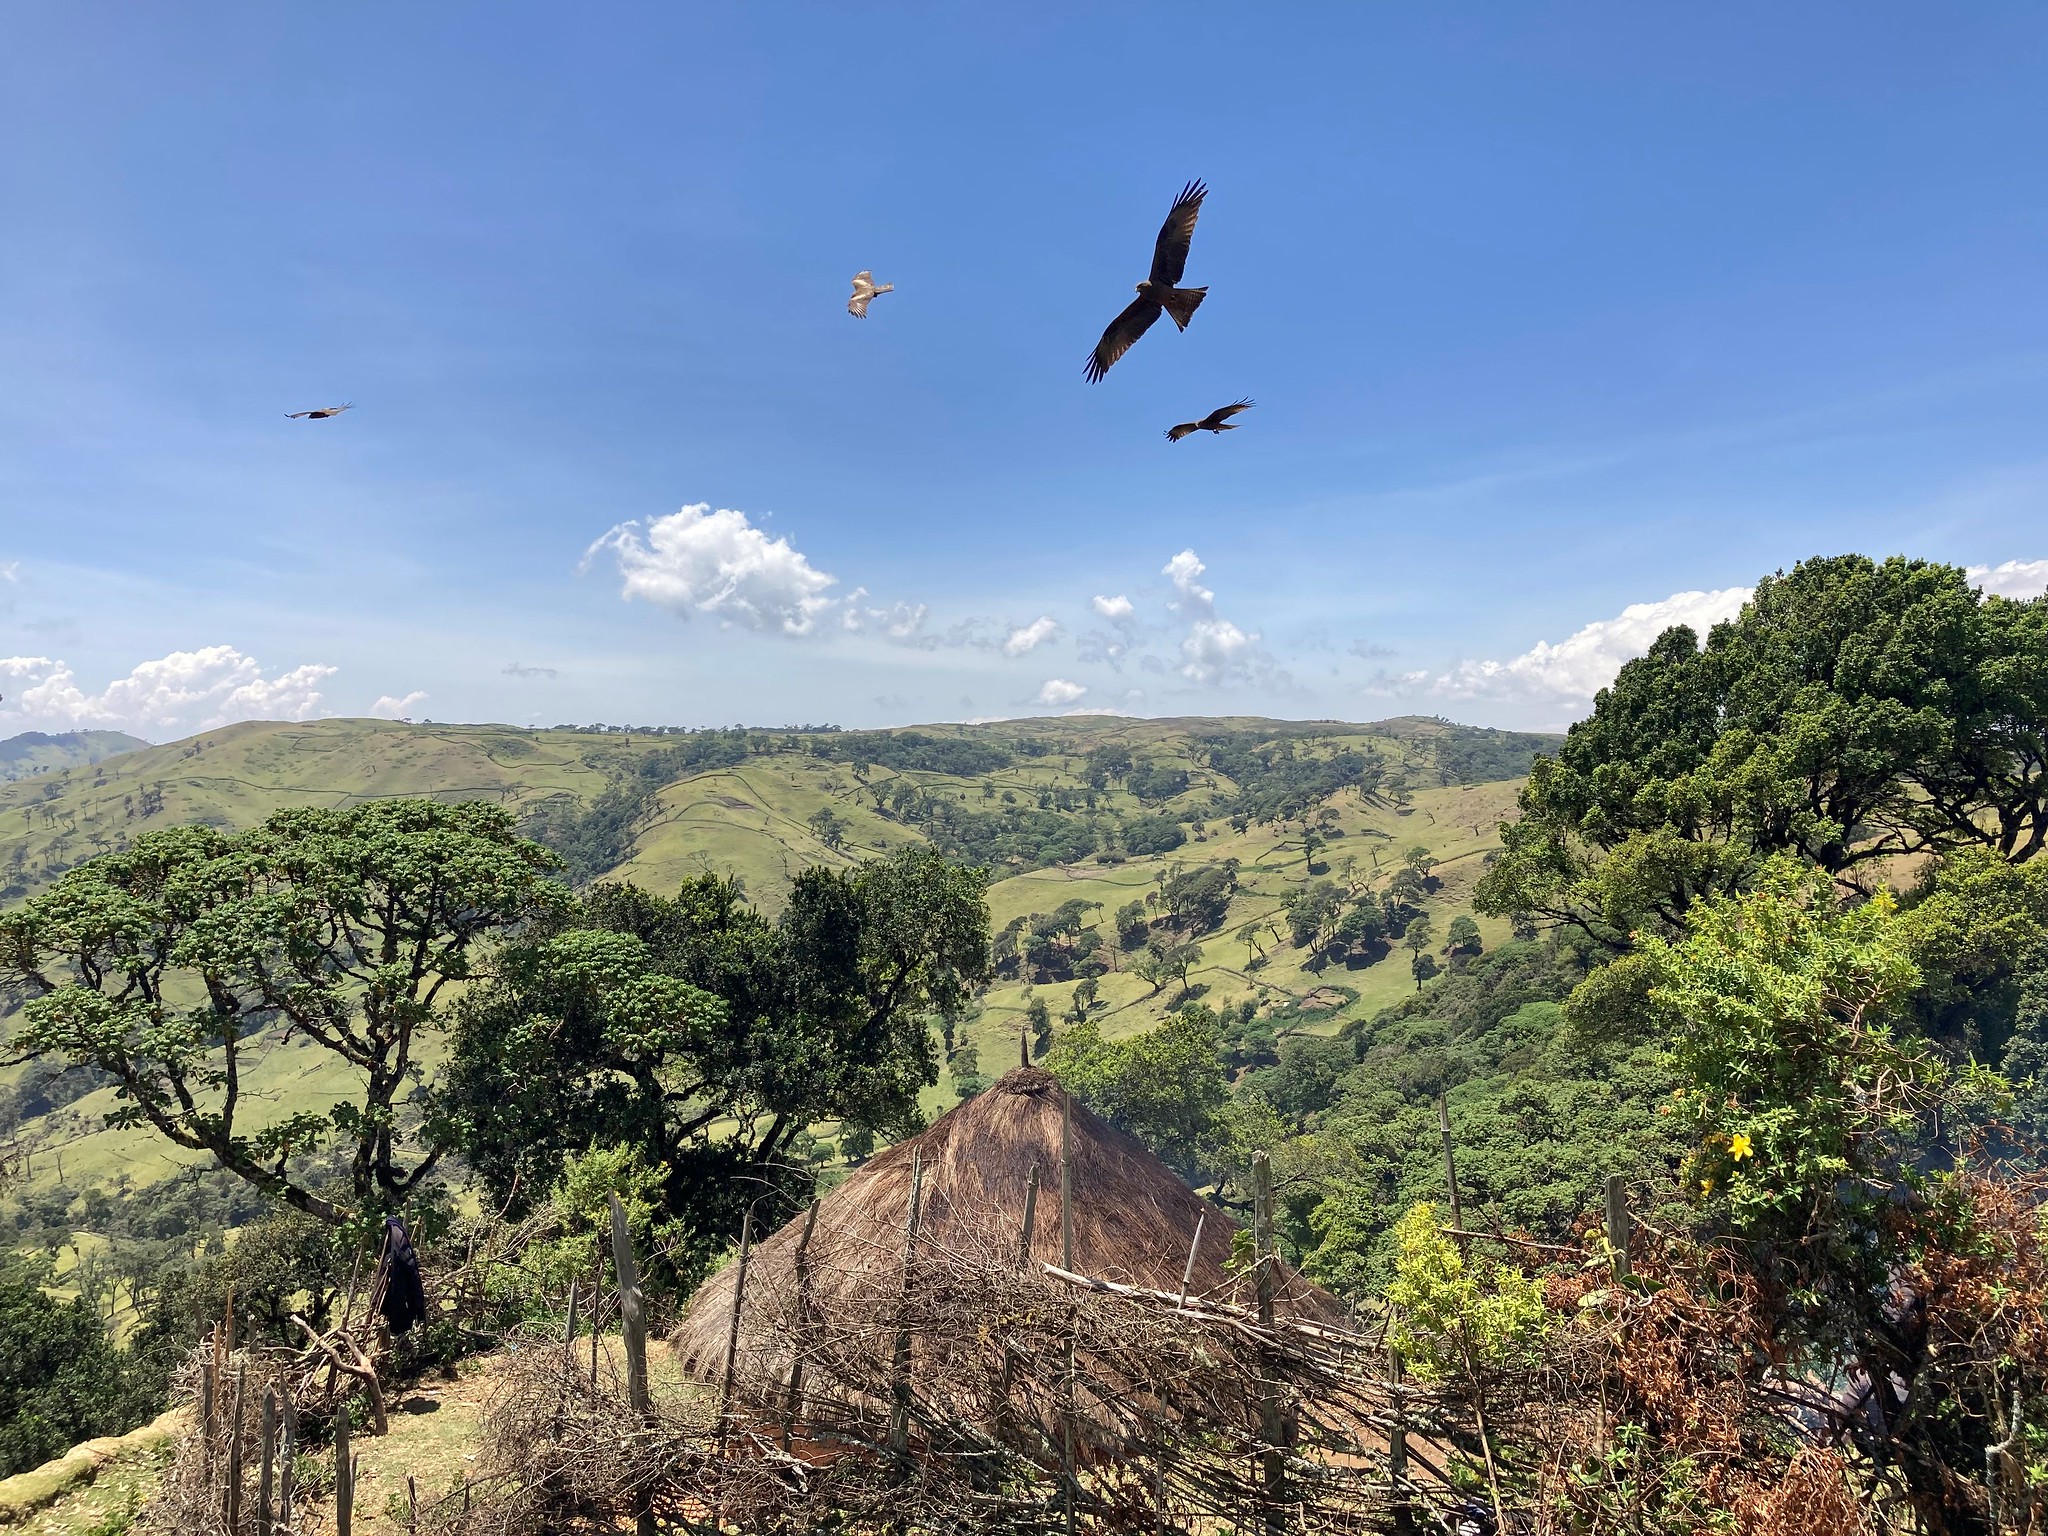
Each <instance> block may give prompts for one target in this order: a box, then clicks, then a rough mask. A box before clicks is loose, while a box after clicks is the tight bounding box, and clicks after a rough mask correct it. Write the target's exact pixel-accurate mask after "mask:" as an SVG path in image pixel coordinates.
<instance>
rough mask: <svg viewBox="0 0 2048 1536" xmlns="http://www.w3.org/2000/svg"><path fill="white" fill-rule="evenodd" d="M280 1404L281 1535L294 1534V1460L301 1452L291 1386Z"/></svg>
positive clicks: (278, 1498)
mask: <svg viewBox="0 0 2048 1536" xmlns="http://www.w3.org/2000/svg"><path fill="white" fill-rule="evenodd" d="M278 1406H279V1408H280V1410H281V1412H280V1414H279V1417H280V1418H281V1419H282V1420H283V1423H282V1426H281V1430H282V1432H281V1433H280V1435H279V1436H278V1461H279V1462H280V1465H279V1467H278V1472H277V1529H278V1531H279V1533H280V1536H292V1495H293V1493H294V1492H296V1491H297V1485H298V1474H297V1472H296V1471H295V1470H294V1468H293V1466H292V1461H293V1458H295V1457H296V1456H297V1455H298V1454H299V1405H298V1404H297V1403H295V1402H293V1401H292V1394H291V1389H290V1388H289V1387H287V1388H286V1389H285V1394H284V1401H283V1402H282V1403H280V1404H279V1405H278Z"/></svg>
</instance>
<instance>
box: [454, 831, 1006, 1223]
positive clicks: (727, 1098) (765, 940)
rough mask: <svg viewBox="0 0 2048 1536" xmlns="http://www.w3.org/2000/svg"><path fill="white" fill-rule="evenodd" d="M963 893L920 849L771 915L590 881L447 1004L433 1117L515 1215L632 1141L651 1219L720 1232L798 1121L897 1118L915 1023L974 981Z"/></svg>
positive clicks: (973, 941) (781, 1155) (778, 1182)
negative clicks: (656, 1194)
mask: <svg viewBox="0 0 2048 1536" xmlns="http://www.w3.org/2000/svg"><path fill="white" fill-rule="evenodd" d="M983 888H984V877H983V875H982V872H981V871H980V870H977V869H969V868H964V867H962V866H960V865H957V864H953V863H951V862H949V861H947V860H946V859H945V858H943V857H941V856H940V855H939V854H937V853H936V852H934V851H932V850H931V849H929V848H923V847H916V848H906V849H903V850H900V851H899V852H897V853H895V854H893V855H892V856H890V857H889V858H886V859H878V860H871V861H868V862H865V863H862V864H860V865H857V866H855V867H854V868H852V869H850V870H843V871H842V870H830V869H822V868H820V869H810V870H806V871H804V872H803V873H802V874H800V875H798V876H797V878H796V880H795V882H794V884H793V885H792V887H791V890H790V896H789V903H788V905H787V906H786V907H785V908H784V910H783V912H782V914H781V916H780V917H779V918H777V919H776V920H774V921H772V922H771V921H770V920H769V919H767V918H766V917H764V916H763V915H762V914H761V913H760V912H758V911H756V910H755V909H754V908H753V907H751V906H750V905H748V904H747V902H746V901H745V900H744V898H743V897H742V896H741V894H740V890H739V887H738V885H737V884H736V883H735V882H734V881H731V880H728V879H721V878H719V877H717V876H710V875H707V876H704V877H702V878H699V879H695V880H691V881H688V882H686V883H685V884H684V886H683V887H682V889H681V890H680V891H679V892H678V893H677V894H676V896H675V897H673V898H668V897H662V896H658V895H654V894H652V893H650V892H647V891H643V890H640V889H638V888H636V887H634V886H631V885H607V886H600V887H598V888H596V889H595V890H593V891H591V892H590V893H589V894H588V895H586V896H585V897H584V898H583V899H582V900H581V901H580V902H578V903H577V904H576V905H575V906H573V907H571V908H567V909H564V910H563V911H562V912H560V913H558V914H556V915H555V916H554V917H553V918H551V919H550V920H549V921H548V922H546V923H544V924H541V925H537V927H536V929H535V930H534V931H533V932H532V933H530V934H528V935H526V936H524V937H522V938H521V939H520V940H519V941H517V942H515V943H512V944H509V945H507V946H506V947H505V949H504V950H503V952H502V953H501V954H500V956H499V959H498V963H497V965H496V968H495V975H494V977H493V978H492V980H491V981H490V982H489V983H488V984H486V985H484V986H481V987H478V988H477V989H475V990H474V991H473V992H472V993H471V994H470V995H469V996H468V997H466V998H465V999H464V1001H463V1004H462V1007H461V1009H460V1019H459V1023H458V1026H457V1028H456V1031H455V1050H454V1056H453V1060H452V1061H451V1064H450V1067H449V1073H448V1080H447V1084H446V1088H445V1091H444V1093H443V1094H442V1096H441V1099H440V1101H439V1116H438V1119H437V1122H436V1127H437V1130H438V1131H439V1133H440V1134H442V1135H444V1136H446V1137H447V1138H448V1139H449V1140H450V1141H452V1142H453V1143H454V1144H455V1145H457V1146H459V1147H460V1148H461V1150H462V1151H463V1153H464V1155H465V1156H466V1157H467V1158H468V1160H469V1162H470V1164H471V1166H472V1167H474V1168H475V1169H476V1171H477V1173H478V1174H479V1175H480V1176H481V1178H482V1179H483V1181H484V1184H485V1186H486V1187H487V1188H488V1189H489V1190H490V1191H491V1194H492V1197H493V1198H494V1200H496V1201H499V1202H504V1203H509V1204H510V1205H511V1206H512V1207H513V1208H514V1209H515V1210H517V1209H520V1208H522V1207H523V1206H524V1205H525V1204H526V1203H527V1202H528V1201H530V1200H533V1199H536V1198H538V1197H539V1196H541V1195H542V1194H543V1193H544V1192H545V1191H546V1190H547V1188H548V1187H549V1185H550V1184H551V1183H552V1182H553V1181H554V1180H555V1178H556V1177H557V1176H558V1175H559V1174H560V1172H561V1170H562V1166H563V1161H564V1159H565V1158H566V1157H567V1156H569V1155H571V1154H575V1153H580V1152H582V1151H584V1150H585V1149H587V1148H588V1147H590V1146H591V1145H593V1144H598V1143H602V1144H607V1145H625V1146H629V1147H632V1148H634V1149H636V1150H637V1151H639V1152H640V1153H641V1154H642V1155H643V1157H644V1158H645V1160H646V1161H647V1163H648V1164H649V1165H650V1166H655V1167H660V1168H662V1169H664V1170H665V1172H664V1185H663V1191H662V1204H663V1206H664V1210H663V1213H662V1214H663V1215H664V1217H665V1218H666V1219H667V1220H669V1221H671V1222H675V1223H679V1224H680V1225H681V1227H682V1228H683V1229H684V1231H685V1233H686V1235H688V1236H689V1237H690V1238H692V1239H693V1240H695V1241H698V1242H699V1243H701V1244H705V1245H713V1244H716V1243H719V1242H722V1241H723V1239H724V1238H725V1236H726V1235H727V1234H728V1233H729V1232H730V1231H731V1230H732V1228H733V1227H734V1226H736V1225H737V1213H738V1209H739V1207H740V1206H741V1205H743V1204H745V1203H747V1202H748V1201H749V1200H751V1199H753V1198H755V1197H756V1196H757V1195H758V1194H760V1193H762V1192H763V1191H764V1190H774V1189H786V1188H789V1187H791V1186H792V1185H797V1184H801V1183H803V1182H804V1179H805V1177H806V1175H805V1172H804V1170H803V1169H802V1168H801V1167H800V1166H794V1165H793V1161H792V1156H791V1154H792V1150H793V1147H794V1144H795V1143H796V1141H797V1139H798V1138H799V1137H800V1136H801V1135H802V1134H803V1133H804V1132H805V1131H806V1130H807V1129H808V1128H809V1127H810V1126H811V1125H813V1124H816V1123H818V1122H821V1121H838V1122H841V1123H842V1125H844V1126H845V1127H846V1128H847V1129H848V1131H849V1132H850V1133H851V1134H852V1135H853V1136H854V1137H855V1138H856V1139H858V1138H860V1137H863V1136H869V1135H872V1134H875V1133H880V1134H900V1133H903V1132H906V1131H908V1130H911V1129H913V1128H914V1127H915V1125H916V1123H917V1114H918V1110H917V1095H918V1090H919V1089H921V1088H923V1087H925V1086H928V1085H930V1084H932V1083H935V1082H937V1081H938V1067H939V1058H938V1052H937V1048H936V1043H935V1040H934V1038H933V1034H934V1032H933V1029H932V1023H933V1021H934V1020H935V1019H938V1018H940V1017H943V1016H946V1015H950V1014H956V1013H958V1012H960V1011H961V1010H962V1009H964V1007H965V1005H966V1003H967V999H968V994H969V992H970V990H971V989H972V988H973V987H974V986H975V985H977V984H978V983H980V982H981V981H983V980H984V979H985V978H986V976H987V974H988V949H989V942H988V908H987V904H986V902H985V900H984V898H983Z"/></svg>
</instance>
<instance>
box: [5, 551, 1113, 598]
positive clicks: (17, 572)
mask: <svg viewBox="0 0 2048 1536" xmlns="http://www.w3.org/2000/svg"><path fill="white" fill-rule="evenodd" d="M0 581H4V582H6V583H7V584H8V585H9V586H10V587H12V586H19V585H20V584H21V562H20V561H19V560H0ZM1097 601H1100V599H1097Z"/></svg>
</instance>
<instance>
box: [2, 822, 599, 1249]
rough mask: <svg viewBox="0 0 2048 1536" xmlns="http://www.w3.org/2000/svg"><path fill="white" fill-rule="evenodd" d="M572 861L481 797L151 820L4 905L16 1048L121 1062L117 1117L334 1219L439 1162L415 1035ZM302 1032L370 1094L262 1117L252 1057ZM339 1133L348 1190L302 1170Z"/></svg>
mask: <svg viewBox="0 0 2048 1536" xmlns="http://www.w3.org/2000/svg"><path fill="white" fill-rule="evenodd" d="M557 862H558V861H557V860H556V858H555V856H554V855H552V854H551V853H549V852H548V851H547V850H546V849H545V848H542V847H541V846H540V845H539V844H537V843H533V842H529V841H527V840H525V839H523V838H520V837H518V836H517V835H516V834H515V833H514V830H513V821H512V818H511V816H510V815H509V814H508V813H507V812H505V811H504V810H503V809H501V808H499V807H497V806H494V805H488V804H486V803H484V802H481V801H467V802H463V803H460V804H455V805H448V804H443V803H441V802H439V801H433V800H384V801H374V802H371V803H369V804H366V805H359V806H354V807H351V808H349V809H347V810H340V811H334V810H291V811H280V812H278V813H277V814H276V815H274V816H272V817H270V818H269V819H268V820H266V821H264V822H263V823H262V824H261V825H259V826H257V827H255V828H253V829H251V830H250V831H248V832H245V833H242V834H240V835H238V836H228V835H226V834H223V833H220V832H217V831H214V830H213V829H211V828H207V827H183V828H178V829H175V830H170V831H163V832H148V833H144V834H143V835H142V836H141V837H139V838H137V839H136V841H135V843H134V844H133V846H131V847H130V848H128V849H127V850H125V851H124V852H120V853H115V854H109V855H107V856H105V857H103V858H98V859H94V860H92V861H90V862H89V863H86V864H83V865H80V866H79V867H78V868H76V869H74V870H72V871H70V872H69V873H68V874H66V875H65V876H64V877H63V878H62V879H61V880H60V881H58V883H57V884H56V885H55V886H54V887H53V888H52V889H51V890H49V891H47V892H45V893H44V894H42V895H40V896H37V897H35V898H34V899H33V900H31V901H28V902H26V903H24V904H23V905H22V906H20V907H18V908H17V909H15V910H14V911H13V912H10V913H8V914H6V915H5V916H4V917H0V985H4V987H5V989H6V990H7V991H8V992H9V993H11V994H12V995H14V996H16V997H18V998H21V999H23V1006H22V1009H21V1018H20V1023H19V1025H18V1026H17V1027H16V1029H15V1031H14V1034H13V1039H12V1041H11V1044H12V1047H13V1049H14V1050H15V1052H16V1053H17V1054H18V1055H19V1056H36V1055H44V1054H50V1055H56V1056H59V1057H62V1058H63V1059H65V1060H66V1061H68V1062H70V1063H72V1064H73V1065H75V1066H80V1067H89V1068H92V1069H94V1070H96V1071H99V1072H103V1073H106V1074H108V1075H109V1076H110V1077H112V1078H113V1079H114V1080H115V1083H116V1085H117V1092H118V1093H119V1095H120V1097H121V1098H123V1099H124V1100H125V1101H126V1103H125V1104H124V1106H123V1107H122V1108H121V1109H120V1110H118V1111H117V1112H116V1113H114V1114H113V1115H110V1116H109V1117H108V1124H109V1125H117V1126H118V1125H138V1124H140V1125H148V1126H150V1127H151V1128H153V1129H154V1130H155V1131H157V1133H158V1134H160V1135H162V1136H164V1137H165V1138H166V1139H168V1140H170V1141H171V1142H173V1143H175V1144H176V1145H178V1146H180V1147H184V1148H187V1149H189V1150H191V1151H195V1152H203V1153H205V1154H207V1155H209V1156H211V1157H212V1158H214V1159H215V1160H216V1161H217V1162H218V1163H219V1164H220V1166H222V1167H223V1168H225V1169H227V1170H228V1171H229V1172H231V1173H234V1174H236V1175H237V1176H239V1177H241V1178H244V1179H246V1180H248V1181H249V1182H250V1183H251V1184H254V1185H255V1186H257V1187H258V1188H259V1189H262V1190H263V1191H265V1192H266V1193H268V1194H270V1195H273V1196H275V1197H276V1198H278V1199H280V1200H282V1201H284V1202H285V1203H286V1204H288V1205H292V1206H294V1207H296V1208H298V1209H299V1210H302V1211H306V1212H308V1213H309V1214H312V1215H314V1216H317V1217H319V1218H320V1219H322V1220H324V1221H328V1222H334V1223H340V1222H342V1221H345V1220H346V1219H347V1218H348V1216H349V1214H350V1213H349V1211H348V1209H347V1208H346V1205H345V1204H344V1203H341V1202H354V1203H355V1204H356V1205H358V1206H367V1205H369V1204H373V1203H383V1204H388V1203H393V1202H397V1201H400V1200H403V1199H404V1198H405V1197H406V1196H408V1195H409V1194H411V1193H413V1192H414V1191H415V1190H416V1189H418V1188H419V1186H420V1184H421V1181H422V1180H424V1179H425V1178H426V1177H427V1176H428V1175H429V1174H430V1173H431V1172H432V1170H433V1168H434V1166H435V1164H436V1162H437V1161H438V1158H439V1155H440V1154H439V1150H438V1149H437V1148H434V1147H431V1146H428V1147H422V1148H420V1149H419V1150H418V1152H417V1153H415V1152H413V1151H411V1150H410V1149H409V1143H410V1142H411V1140H412V1139H413V1137H414V1135H415V1130H414V1129H413V1128H411V1127H409V1126H407V1125H405V1124H402V1123H401V1115H402V1114H403V1113H404V1111H405V1110H406V1109H407V1107H408V1105H409V1104H411V1103H412V1101H413V1100H414V1099H415V1098H418V1097H422V1096H423V1092H424V1089H425V1087H426V1084H425V1079H424V1075H423V1073H422V1070H421V1066H420V1062H419V1047H420V1044H421V1041H422V1039H423V1037H424V1036H425V1035H427V1034H428V1033H429V1032H431V1031H434V1030H437V1029H439V1028H440V1027H441V1026H442V1024H443V1022H444V1016H445V1013H446V1010H447V1007H448V1003H449V1000H450V997H451V995H452V993H453V992H454V991H455V990H456V989H457V988H459V986H460V985H461V984H463V983H465V982H467V981H468V980H470V978H471V977H472V976H473V974H474V970H475V950H476V949H477V947H478V946H479V945H480V944H482V943H483V942H485V941H486V940H488V939H490V938H492V937H493V936H495V935H498V934H500V933H503V932H504V931H505V930H507V929H509V928H512V927H515V926H517V925H519V924H521V923H525V922H528V921H530V920H533V919H535V918H538V917H541V916H544V915H546V914H548V913H550V912H553V911H555V910H557V909H559V907H560V906H561V905H562V904H563V903H564V902H565V901H566V900H567V893H566V892H565V891H564V890H563V889H562V888H561V887H560V886H559V885H557V884H555V883H554V882H553V881H552V880H550V879H549V878H548V873H549V871H550V870H551V869H553V868H554V867H555V865H556V864H557ZM292 1039H302V1040H305V1041H308V1042H310V1043H311V1044H313V1045H315V1046H317V1047H319V1048H320V1049H321V1050H324V1051H327V1052H329V1053H331V1054H332V1055H333V1056H335V1057H337V1058H338V1059H339V1060H340V1061H341V1062H342V1063H344V1064H345V1065H346V1067H347V1068H348V1069H349V1071H350V1072H351V1073H352V1074H353V1075H355V1076H357V1077H358V1078H359V1080H360V1082H361V1088H360V1091H359V1096H357V1097H355V1098H353V1099H349V1100H346V1101H344V1102H342V1103H340V1104H338V1105H336V1106H335V1108H334V1109H333V1110H332V1111H331V1112H330V1113H328V1114H324V1115H321V1114H313V1113H310V1112H301V1113H298V1114H294V1115H289V1116H286V1117H285V1118H283V1119H281V1120H273V1121H271V1122H270V1123H268V1124H263V1125H261V1126H260V1127H252V1126H251V1125H250V1123H249V1121H250V1119H251V1113H252V1112H251V1107H250V1105H249V1103H248V1102H247V1098H246V1094H245V1091H244V1090H245V1085H244V1074H245V1073H246V1072H247V1070H248V1069H249V1067H250V1066H251V1065H252V1064H253V1062H254V1061H260V1060H261V1059H262V1056H263V1055H264V1054H266V1053H267V1050H268V1049H269V1048H271V1047H274V1046H276V1045H279V1044H282V1043H284V1042H286V1041H288V1040H292ZM265 1108H267V1106H265V1105H264V1104H262V1102H261V1101H258V1104H257V1106H256V1108H255V1110H254V1113H255V1114H257V1115H261V1114H262V1113H263V1112H264V1110H265ZM336 1136H338V1137H339V1139H340V1140H341V1142H342V1144H343V1146H344V1147H345V1148H346V1149H347V1151H348V1182H347V1187H346V1189H345V1191H343V1192H342V1193H341V1194H340V1196H339V1199H338V1200H337V1199H336V1198H331V1195H332V1192H328V1193H322V1192H320V1191H319V1190H316V1189H315V1188H314V1187H313V1186H312V1185H311V1183H309V1182H308V1179H307V1176H306V1175H305V1174H304V1173H303V1172H301V1171H300V1170H299V1169H297V1168H295V1167H294V1159H295V1158H296V1157H298V1155H299V1154H301V1153H304V1152H309V1151H311V1150H313V1149H315V1148H317V1147H319V1146H321V1145H322V1144H324V1143H325V1142H327V1141H328V1140H330V1139H331V1138H334V1137H336Z"/></svg>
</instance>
